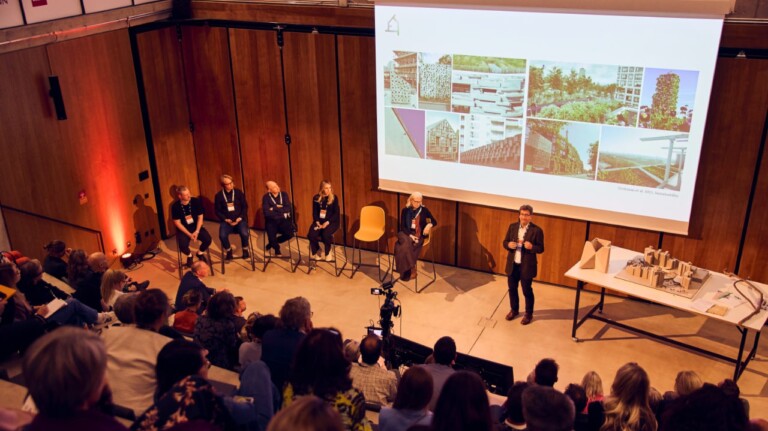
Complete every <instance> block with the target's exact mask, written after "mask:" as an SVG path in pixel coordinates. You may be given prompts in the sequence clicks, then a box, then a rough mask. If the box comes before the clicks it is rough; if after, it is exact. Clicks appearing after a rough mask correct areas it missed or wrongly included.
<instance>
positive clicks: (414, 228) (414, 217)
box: [411, 208, 421, 230]
mask: <svg viewBox="0 0 768 431" xmlns="http://www.w3.org/2000/svg"><path fill="white" fill-rule="evenodd" d="M420 215H421V208H419V210H418V211H417V212H416V214H415V215H414V216H413V220H411V230H416V223H418V219H419V216H420Z"/></svg>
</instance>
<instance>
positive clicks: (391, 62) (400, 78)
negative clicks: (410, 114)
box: [384, 51, 418, 108]
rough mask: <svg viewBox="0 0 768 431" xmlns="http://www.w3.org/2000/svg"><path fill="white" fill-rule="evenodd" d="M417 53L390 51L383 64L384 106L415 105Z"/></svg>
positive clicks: (407, 106)
mask: <svg viewBox="0 0 768 431" xmlns="http://www.w3.org/2000/svg"><path fill="white" fill-rule="evenodd" d="M417 56H418V54H417V53H416V52H410V51H390V55H389V56H388V58H387V61H386V63H385V65H384V106H396V107H402V108H415V107H416V68H417V64H418V62H417V61H416V58H417Z"/></svg>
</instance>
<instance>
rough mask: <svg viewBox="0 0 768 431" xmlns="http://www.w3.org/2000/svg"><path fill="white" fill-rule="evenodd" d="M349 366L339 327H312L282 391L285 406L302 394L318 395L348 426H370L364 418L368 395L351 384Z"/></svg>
mask: <svg viewBox="0 0 768 431" xmlns="http://www.w3.org/2000/svg"><path fill="white" fill-rule="evenodd" d="M349 368H350V364H349V362H347V360H346V359H344V353H343V352H342V341H341V335H340V334H339V332H338V331H336V330H333V329H314V330H312V331H310V332H309V333H308V334H307V335H306V337H304V338H303V339H302V340H301V343H300V344H299V346H298V349H297V350H296V356H295V357H294V361H293V365H292V366H291V377H290V379H289V381H288V384H286V386H285V390H284V391H283V395H284V396H283V407H290V405H291V404H292V403H293V402H294V401H295V400H296V398H297V397H299V396H303V395H316V396H318V397H320V398H321V399H323V400H324V401H326V402H327V403H329V404H330V405H331V406H332V407H333V408H334V409H336V411H338V412H339V414H341V419H342V423H343V424H344V429H345V430H347V431H369V430H371V423H370V422H369V421H368V420H367V419H366V418H365V397H364V396H363V394H362V393H361V392H360V391H359V390H357V389H355V388H353V387H352V379H351V378H350V377H349Z"/></svg>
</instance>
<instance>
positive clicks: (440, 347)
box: [432, 336, 456, 366]
mask: <svg viewBox="0 0 768 431" xmlns="http://www.w3.org/2000/svg"><path fill="white" fill-rule="evenodd" d="M432 356H433V358H434V360H435V363H438V364H441V365H448V366H451V365H453V362H454V361H455V360H456V342H455V341H453V338H451V337H448V336H446V337H442V338H440V339H439V340H437V342H436V343H435V348H434V351H433V352H432Z"/></svg>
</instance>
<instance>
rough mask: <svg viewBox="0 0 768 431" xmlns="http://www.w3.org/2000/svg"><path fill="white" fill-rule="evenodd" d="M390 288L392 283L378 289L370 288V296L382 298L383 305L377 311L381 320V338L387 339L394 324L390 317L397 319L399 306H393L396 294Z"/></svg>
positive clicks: (392, 285) (384, 284)
mask: <svg viewBox="0 0 768 431" xmlns="http://www.w3.org/2000/svg"><path fill="white" fill-rule="evenodd" d="M392 287H394V283H392V282H391V281H388V282H386V283H383V284H382V285H381V286H379V287H373V288H371V295H377V296H384V304H382V305H381V308H380V309H379V317H380V318H381V320H379V324H380V325H381V336H382V338H386V337H388V336H389V335H390V330H391V329H392V328H393V327H394V326H395V324H394V323H392V316H394V317H398V316H399V315H400V305H395V300H396V299H397V292H396V291H395V290H393V289H392ZM375 329H379V328H375ZM369 330H370V329H369Z"/></svg>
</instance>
